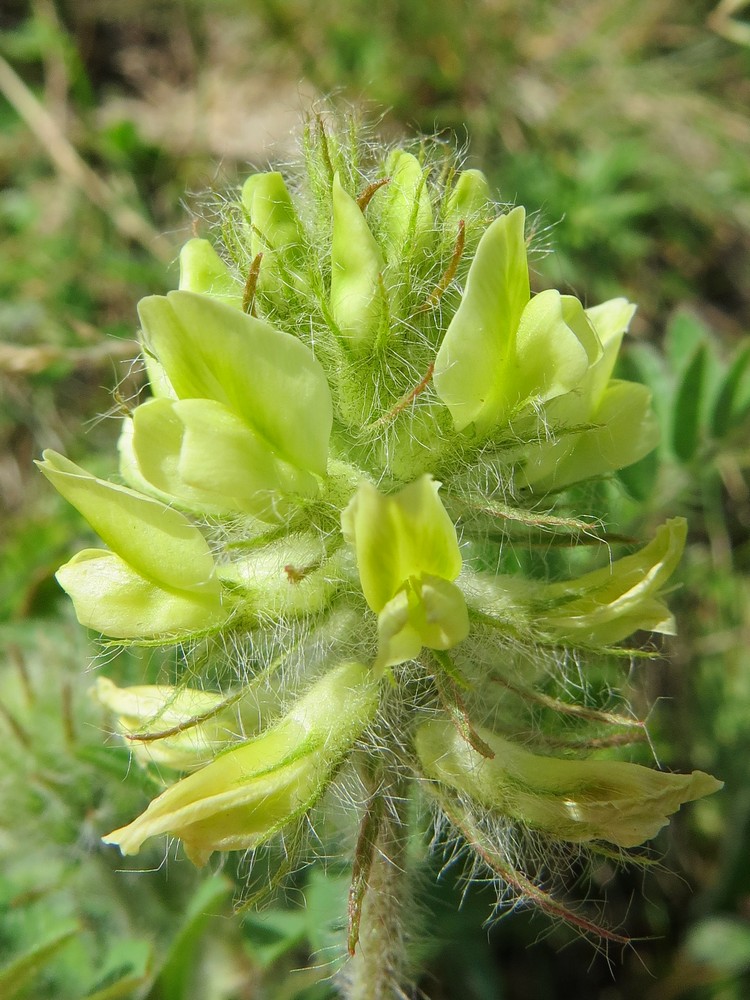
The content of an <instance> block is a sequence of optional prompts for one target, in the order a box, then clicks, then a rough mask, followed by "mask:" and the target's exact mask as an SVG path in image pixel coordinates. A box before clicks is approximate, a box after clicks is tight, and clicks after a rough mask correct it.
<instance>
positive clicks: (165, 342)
mask: <svg viewBox="0 0 750 1000" xmlns="http://www.w3.org/2000/svg"><path fill="white" fill-rule="evenodd" d="M138 311H139V314H140V317H141V323H142V325H143V329H144V333H145V336H146V343H147V347H148V348H149V349H150V350H151V352H152V353H153V354H155V355H156V356H157V357H158V358H159V360H160V362H161V363H162V364H163V366H164V369H165V371H166V373H167V376H168V377H169V381H170V383H171V384H172V386H173V387H174V390H175V392H176V394H177V396H178V397H179V398H180V399H190V398H201V399H213V400H216V402H218V403H222V404H223V405H224V406H225V407H226V408H227V409H228V410H230V411H231V412H232V413H234V414H235V415H236V416H238V417H240V418H241V419H242V420H244V421H245V423H246V424H248V426H249V427H250V428H251V429H252V431H253V432H254V433H255V434H256V435H257V436H258V437H259V438H260V439H261V440H263V441H264V442H265V443H266V444H267V446H268V447H269V448H270V449H272V450H273V451H274V452H275V453H276V455H278V457H279V458H281V459H283V460H284V461H286V462H289V463H290V464H291V465H293V466H296V467H297V468H299V469H303V470H305V471H308V472H313V473H315V474H317V475H321V476H322V475H324V474H325V470H326V462H327V456H328V442H329V438H330V433H331V424H332V421H333V406H332V402H331V392H330V389H329V388H328V382H327V380H326V376H325V372H324V371H323V368H322V367H321V365H320V363H319V362H318V361H317V360H316V359H315V357H314V356H313V354H312V351H311V350H310V349H309V347H307V346H306V345H305V344H303V343H302V342H301V341H300V340H298V339H297V338H296V337H293V336H291V334H288V333H282V332H281V331H279V330H276V329H274V327H272V326H271V325H270V324H269V323H266V322H264V321H263V320H260V319H256V318H255V317H254V316H248V315H246V314H244V313H242V312H240V311H239V310H237V309H232V308H231V307H230V306H227V305H224V304H223V303H220V302H216V301H214V300H212V299H209V298H207V297H206V296H203V295H195V294H193V293H192V292H170V293H169V294H168V295H167V296H161V295H153V296H150V297H149V298H146V299H142V300H141V302H140V303H139V306H138Z"/></svg>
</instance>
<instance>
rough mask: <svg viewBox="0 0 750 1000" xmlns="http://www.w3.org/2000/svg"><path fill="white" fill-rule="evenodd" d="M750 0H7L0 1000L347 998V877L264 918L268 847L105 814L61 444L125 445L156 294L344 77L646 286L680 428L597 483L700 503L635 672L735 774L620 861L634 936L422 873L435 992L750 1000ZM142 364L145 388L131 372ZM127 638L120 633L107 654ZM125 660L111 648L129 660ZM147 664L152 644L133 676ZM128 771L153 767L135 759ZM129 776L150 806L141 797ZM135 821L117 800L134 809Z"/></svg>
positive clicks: (424, 962) (558, 240) (603, 886)
mask: <svg viewBox="0 0 750 1000" xmlns="http://www.w3.org/2000/svg"><path fill="white" fill-rule="evenodd" d="M749 71H750V5H748V3H747V2H746V0H721V2H717V0H692V2H691V3H684V2H681V0H567V2H563V0H526V2H524V3H518V2H515V0H474V2H471V0H434V2H431V3H419V2H415V0H381V2H380V3H379V4H377V5H374V4H373V3H372V2H370V0H368V2H364V0H325V2H324V0H245V2H242V0H213V2H210V0H85V2H83V0H57V2H55V0H31V2H22V0H3V3H2V6H1V7H0V239H1V240H2V243H1V249H0V264H1V265H2V266H1V267H0V796H1V798H0V996H2V997H3V998H8V1000H9V998H11V997H14V998H15V997H18V998H20V1000H31V998H38V1000H47V998H49V1000H53V998H54V1000H78V998H83V997H89V998H96V1000H113V998H117V997H124V998H129V997H133V998H141V1000H145V998H149V1000H187V998H188V997H190V998H199V1000H250V998H266V997H267V998H269V1000H285V998H289V1000H293V998H299V1000H325V998H328V997H331V996H333V992H332V987H331V986H330V983H329V982H328V976H329V975H330V973H331V969H332V967H333V965H332V963H333V962H334V957H332V956H335V948H336V946H335V944H334V942H335V941H336V940H337V938H336V934H337V930H338V928H337V920H338V919H339V915H340V913H341V912H342V903H343V899H344V897H345V894H346V889H347V885H348V879H347V873H346V872H345V871H344V870H343V869H342V870H341V871H338V872H337V871H336V869H335V866H331V867H329V870H328V873H327V876H326V877H323V874H322V873H321V872H318V871H317V870H315V869H313V870H312V871H311V872H308V873H305V874H304V875H301V876H300V879H301V881H300V885H299V888H304V891H305V898H306V901H307V902H306V907H305V908H300V907H298V906H297V905H295V904H297V903H298V902H299V895H298V894H295V893H291V894H290V897H289V900H288V901H287V903H284V901H275V902H274V903H273V904H272V905H271V906H270V907H269V908H267V909H266V910H265V911H264V912H263V913H261V914H260V915H259V916H255V915H253V916H251V917H249V918H248V919H247V920H246V921H245V922H244V923H242V924H240V923H239V922H237V921H233V920H231V919H229V914H230V913H231V902H232V893H233V885H234V882H233V875H234V872H230V871H229V870H226V871H224V872H217V873H210V875H209V877H206V876H205V875H202V876H200V875H198V874H196V873H195V872H192V871H187V867H188V866H186V865H184V864H176V863H174V862H173V861H172V860H171V859H170V862H169V864H166V863H165V859H164V858H163V857H159V856H158V855H156V856H155V857H154V858H153V859H152V860H153V865H150V864H147V865H144V867H149V868H153V870H150V871H149V872H145V873H143V874H142V875H132V874H131V875H128V876H123V875H118V874H117V871H116V869H117V859H116V858H113V857H112V855H113V853H114V852H112V851H110V850H105V849H103V848H102V847H101V846H100V845H99V843H98V837H99V835H100V834H101V832H102V831H103V830H105V829H110V828H111V826H112V825H113V824H112V823H111V818H112V817H113V816H118V817H125V816H126V815H133V814H135V812H136V811H137V810H138V808H139V806H140V803H141V802H142V796H141V785H140V784H139V776H138V774H137V773H133V772H132V771H129V768H128V758H127V753H126V752H125V751H124V750H122V749H120V748H117V747H115V746H114V745H108V746H106V745H105V743H104V741H103V739H102V735H101V730H102V728H104V727H105V726H106V723H105V722H104V720H103V719H102V718H101V716H100V714H99V712H98V710H97V709H96V708H95V707H94V705H93V703H92V702H91V700H90V699H89V698H88V696H87V693H86V692H87V689H88V687H90V685H91V681H92V676H93V674H92V667H91V656H92V655H93V653H94V652H95V650H94V649H93V647H92V646H91V645H89V644H88V640H87V638H86V636H85V635H83V634H82V631H83V630H81V629H80V628H79V627H78V626H77V625H76V624H75V622H74V619H73V616H72V613H71V609H70V608H69V607H68V604H67V602H66V601H65V600H64V599H63V598H62V595H61V594H60V592H59V590H58V589H57V585H56V584H55V582H54V578H53V573H54V570H55V569H56V568H57V566H58V565H59V564H60V563H61V562H62V561H64V560H65V559H67V558H68V557H69V555H70V553H71V552H72V551H73V550H75V549H77V548H80V546H81V543H82V542H83V541H85V529H84V527H83V526H82V522H81V521H80V519H79V518H78V517H77V515H76V514H75V512H74V511H73V510H72V508H67V507H66V506H65V505H64V504H63V502H62V501H60V500H59V498H58V497H57V495H56V494H54V493H53V491H52V490H50V489H49V488H48V487H47V486H46V484H45V483H44V481H43V480H42V477H41V476H39V475H38V474H37V473H36V472H35V470H34V467H33V465H32V460H33V458H34V457H37V456H38V455H39V453H40V452H41V450H42V449H43V448H44V447H54V448H57V449H59V450H61V451H64V452H65V453H66V454H68V455H69V456H70V457H71V458H73V459H74V460H76V461H82V462H84V463H85V464H86V466H87V468H89V469H91V470H92V471H95V472H97V473H99V474H102V475H106V474H110V473H111V472H113V471H114V467H115V463H116V453H115V442H116V438H117V434H118V430H119V422H118V419H117V418H118V416H119V413H120V412H121V408H122V407H123V406H125V405H126V404H127V401H128V400H129V399H131V398H133V397H134V396H135V394H137V393H138V391H139V389H140V387H141V384H142V380H141V375H140V374H139V370H138V368H137V366H135V365H134V364H133V360H134V358H135V356H136V348H135V345H134V342H133V338H134V335H135V304H136V302H137V300H138V299H139V298H141V297H142V296H143V295H145V294H149V293H154V292H156V293H159V292H164V291H166V290H167V289H168V288H170V287H174V286H175V285H176V281H177V269H176V266H175V261H176V254H177V251H178V249H179V246H180V244H181V242H182V241H183V240H184V239H185V238H186V237H187V236H189V235H190V234H191V233H193V232H197V233H198V234H202V233H204V232H207V227H208V225H209V224H210V221H211V213H212V208H211V206H212V205H214V206H215V205H216V203H217V199H219V198H221V196H222V192H224V191H226V190H227V189H228V188H230V187H231V186H232V185H234V184H236V183H237V182H238V181H239V180H241V179H242V178H243V177H244V176H245V175H246V174H247V172H248V171H249V170H250V169H251V168H253V167H256V168H257V167H263V166H264V165H265V164H266V163H267V162H268V161H269V160H271V161H273V162H275V163H279V162H282V163H283V162H284V161H286V160H289V159H290V158H292V157H293V156H294V153H295V148H296V146H295V143H296V139H295V131H296V130H297V128H298V126H299V123H300V121H301V117H302V115H303V114H304V113H306V112H309V110H310V108H311V107H312V106H313V105H314V104H315V102H316V101H320V100H321V99H326V98H330V97H331V96H333V98H334V99H335V100H336V101H340V102H341V103H343V104H346V105H348V106H355V107H359V108H362V109H364V111H365V113H366V114H369V115H370V116H372V119H373V120H374V121H375V122H377V123H378V126H377V127H378V129H379V130H380V131H381V132H382V134H383V135H384V136H385V137H386V138H397V137H399V136H403V135H413V134H414V133H415V132H427V133H430V134H433V133H437V134H438V135H439V136H440V137H441V138H442V139H444V141H446V142H449V143H454V144H456V145H458V146H459V147H462V148H465V149H466V151H467V155H468V162H469V164H470V165H473V166H480V167H481V168H482V169H483V170H484V171H485V172H486V173H487V174H488V176H489V177H490V179H491V181H492V184H493V186H494V188H495V190H496V192H497V194H498V196H499V198H501V199H503V200H504V201H509V202H518V203H521V204H524V205H526V206H527V208H528V210H529V211H530V212H532V213H534V220H535V227H536V229H537V233H538V237H537V244H538V246H541V247H542V248H544V249H549V251H551V252H550V253H540V254H538V255H537V258H536V259H535V261H534V267H535V284H536V288H537V289H539V288H543V287H545V286H547V285H554V286H555V287H558V288H560V289H561V290H566V291H571V292H573V293H574V294H576V295H578V296H579V297H580V298H582V299H583V300H584V301H585V302H587V303H588V304H594V303H596V302H599V301H601V300H603V299H605V298H608V297H612V296H615V295H626V296H628V297H629V298H631V299H632V300H634V301H635V302H637V303H639V311H638V314H637V317H636V321H635V325H634V328H633V337H632V338H631V340H630V344H629V347H628V349H627V350H626V351H625V358H624V361H623V369H622V374H623V375H626V376H627V377H629V378H637V379H639V380H641V381H645V382H647V383H648V384H649V385H651V387H652V389H653V392H654V400H655V406H656V408H657V410H658V415H659V418H660V420H661V422H662V430H663V439H662V444H661V446H660V448H659V450H658V451H657V452H656V453H655V454H654V455H652V456H650V457H649V458H647V459H645V460H644V461H643V462H641V463H639V464H638V465H637V466H635V467H633V468H631V469H629V470H625V472H624V473H622V474H621V475H620V477H618V481H617V482H616V483H614V484H613V483H605V484H601V486H600V487H599V488H598V494H597V495H596V496H595V497H592V498H591V499H592V502H595V503H596V504H597V505H598V506H597V508H592V509H598V510H599V511H601V512H603V514H604V516H605V519H609V521H610V523H611V524H613V525H616V527H617V530H624V529H627V530H630V531H632V532H634V533H635V534H636V535H639V536H640V534H643V535H645V534H647V533H648V531H649V530H650V529H651V528H653V526H654V525H655V524H656V523H658V522H659V521H661V520H663V519H664V518H665V517H667V516H671V515H674V514H685V515H686V516H687V517H688V518H689V522H690V540H689V546H688V551H687V553H686V557H685V559H684V562H683V566H682V571H681V577H680V586H679V588H678V589H676V590H675V592H674V593H673V595H672V598H671V600H672V604H673V605H674V607H675V610H676V612H677V616H678V622H679V628H680V634H679V637H678V638H677V639H676V640H674V641H673V642H670V643H668V644H667V646H666V647H665V654H666V656H665V659H664V660H663V661H657V662H648V663H647V664H646V666H645V667H639V668H638V669H637V671H635V672H634V678H633V679H634V690H635V692H636V693H635V695H634V698H635V701H636V707H637V709H638V711H640V712H643V713H644V714H648V717H649V727H650V731H651V735H652V738H653V742H654V746H655V748H656V750H657V754H658V756H659V758H660V759H661V760H662V761H663V762H664V763H665V764H667V765H668V766H669V767H671V768H674V769H679V770H689V769H690V768H693V767H699V768H702V769H704V770H707V771H710V772H712V773H714V774H716V775H717V776H719V777H720V778H722V779H723V780H724V781H725V782H726V788H725V791H724V792H723V793H721V794H720V795H717V796H714V797H712V798H710V799H708V800H706V801H705V802H700V803H697V804H695V805H693V806H691V807H689V808H688V809H686V810H685V811H684V814H682V815H680V816H679V817H678V818H677V819H676V821H675V822H674V823H673V824H672V826H671V829H670V833H669V835H668V836H664V837H663V838H661V839H659V840H658V841H657V844H656V853H655V857H656V858H657V859H658V863H655V864H654V865H653V866H652V867H650V868H649V869H647V870H646V872H645V873H644V872H643V871H637V872H628V871H625V872H621V871H616V870H613V869H610V868H609V867H608V866H607V865H603V866H602V868H601V870H595V871H593V872H591V873H589V875H588V879H589V891H590V892H591V894H592V895H593V896H594V897H595V898H596V899H600V900H602V901H605V900H606V910H605V912H606V913H607V915H608V917H609V919H610V920H611V921H612V922H613V923H615V924H618V923H621V924H622V925H624V926H625V927H626V929H627V931H628V933H630V934H632V935H633V936H634V937H635V938H638V939H639V940H638V941H636V942H635V944H634V947H632V948H626V949H623V950H622V951H620V950H617V949H612V948H610V950H609V953H608V954H607V953H606V952H605V951H596V950H595V949H594V948H592V946H591V944H590V943H586V942H581V941H576V940H575V938H574V937H573V936H572V935H571V933H570V932H569V931H568V930H567V929H564V928H558V927H554V926H552V927H550V926H549V924H548V923H547V922H546V921H545V920H543V919H541V918H535V917H533V916H530V915H529V914H528V913H525V912H518V913H514V914H511V915H509V916H508V917H507V918H506V919H503V920H501V921H500V922H499V923H497V924H495V925H494V926H493V927H492V928H491V929H489V930H488V929H487V928H483V926H482V924H483V922H484V921H485V920H486V918H487V917H488V915H489V912H490V905H491V903H490V900H491V894H490V893H489V892H487V893H485V892H483V891H482V890H481V889H476V890H472V891H471V892H469V893H468V894H467V895H466V896H465V898H464V900H463V906H462V907H461V909H459V905H460V903H461V898H462V887H461V886H460V885H458V886H457V885H455V884H453V882H452V880H451V878H450V875H446V876H444V877H443V878H441V880H440V881H439V882H438V883H437V885H433V884H432V880H431V875H432V874H434V873H429V872H426V873H425V878H424V884H423V885H420V886H418V887H417V889H416V890H415V891H416V892H417V894H418V896H419V897H420V901H421V906H422V909H423V912H424V930H425V937H424V941H423V942H422V943H420V944H419V945H418V946H415V949H416V951H415V960H417V961H418V962H419V963H420V965H421V967H422V968H424V970H425V971H424V975H423V977H422V979H421V980H420V985H421V987H422V989H423V990H424V991H425V993H426V994H427V995H429V996H430V997H432V998H433V1000H443V998H446V1000H450V998H454V997H458V996H460V997H461V998H462V1000H496V998H497V1000H501V998H509V1000H515V998H521V997H524V998H526V997H534V998H537V997H538V998H540V1000H545V998H569V997H573V996H575V997H576V998H578V1000H593V998H600V1000H620V998H625V1000H627V998H631V997H632V998H635V997H638V998H642V1000H673V998H674V1000H677V998H681V1000H704V998H705V1000H708V998H710V1000H743V998H746V997H748V996H750V763H749V762H750V541H749V537H750V535H749V533H750V479H749V477H748V471H749V469H750V435H749V434H748V432H749V431H750V338H749V337H748V334H750V114H749V111H750V72H749ZM113 393H114V395H113ZM107 655H109V654H107ZM99 662H101V655H100V657H99ZM129 670H130V671H131V672H132V676H133V679H134V680H135V679H136V678H138V677H139V674H140V670H141V665H140V664H139V662H138V658H137V655H136V654H134V653H130V654H127V656H126V657H125V662H124V664H121V676H122V675H123V673H124V674H127V672H128V671H129ZM126 776H127V780H126ZM113 789H114V792H116V796H115V797H116V801H115V802H113V794H114V792H113ZM107 824H109V825H107Z"/></svg>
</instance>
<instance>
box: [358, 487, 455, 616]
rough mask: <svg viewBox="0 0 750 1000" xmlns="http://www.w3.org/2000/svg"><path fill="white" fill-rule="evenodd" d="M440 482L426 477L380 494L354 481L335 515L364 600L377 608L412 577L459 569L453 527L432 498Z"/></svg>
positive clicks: (447, 574) (448, 575)
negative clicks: (352, 555)
mask: <svg viewBox="0 0 750 1000" xmlns="http://www.w3.org/2000/svg"><path fill="white" fill-rule="evenodd" d="M439 488H440V483H437V482H435V480H434V479H433V478H432V477H431V476H429V475H424V476H420V478H419V479H417V480H415V481H414V482H413V483H410V484H409V485H408V486H405V487H404V488H403V489H402V490H401V491H400V492H399V493H396V494H393V495H390V496H386V495H385V494H383V493H381V492H380V491H379V490H378V489H377V487H375V486H373V485H372V483H368V482H366V481H363V482H361V483H360V485H359V487H358V489H357V492H356V494H355V495H354V497H353V498H352V500H351V501H350V503H349V505H348V506H347V508H346V509H345V510H344V511H343V513H342V515H341V524H342V527H343V531H344V536H345V537H346V539H347V540H348V541H349V542H350V543H351V544H353V545H354V547H355V550H356V554H357V566H358V568H359V576H360V580H361V582H362V590H363V591H364V595H365V598H366V600H367V603H368V604H369V605H370V607H371V608H372V609H373V611H380V610H382V608H383V607H385V605H386V604H387V603H388V601H390V600H391V598H392V597H393V596H394V595H395V594H396V592H397V591H398V590H400V588H401V587H402V586H403V585H404V583H406V582H407V581H408V580H409V579H410V578H412V577H421V576H422V575H424V574H430V575H431V576H436V577H442V578H443V579H444V580H455V579H456V577H457V576H458V574H459V573H460V572H461V552H460V550H459V547H458V539H457V537H456V529H455V527H454V525H453V522H452V521H451V519H450V517H449V516H448V512H447V511H446V509H445V507H444V506H443V504H442V503H441V501H440V499H439V498H438V490H439Z"/></svg>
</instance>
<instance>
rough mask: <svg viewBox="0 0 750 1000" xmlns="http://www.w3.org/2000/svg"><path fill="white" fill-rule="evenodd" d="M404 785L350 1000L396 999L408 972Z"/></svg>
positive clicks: (385, 820) (380, 850)
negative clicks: (405, 918)
mask: <svg viewBox="0 0 750 1000" xmlns="http://www.w3.org/2000/svg"><path fill="white" fill-rule="evenodd" d="M404 791H405V787H404V783H403V782H402V781H400V780H399V781H398V782H397V783H394V784H393V786H392V787H391V789H389V790H388V793H387V799H388V801H387V804H386V806H385V808H384V810H383V813H382V817H381V820H380V826H379V831H378V837H377V840H376V842H375V852H374V856H373V861H372V867H371V868H370V873H369V877H368V880H367V893H366V895H365V898H364V902H363V904H362V916H361V921H360V927H359V942H358V944H357V950H356V953H355V955H354V957H353V958H352V960H351V962H350V963H349V966H348V967H347V970H346V983H345V986H344V990H343V995H344V997H345V1000H395V998H398V997H406V994H405V993H404V992H403V986H404V981H405V979H406V976H407V961H406V931H405V920H404V916H405V914H404V911H405V909H406V907H407V893H406V889H407V885H408V872H407V869H406V863H407V826H406V822H405V816H404V813H405V809H406V800H405V798H404Z"/></svg>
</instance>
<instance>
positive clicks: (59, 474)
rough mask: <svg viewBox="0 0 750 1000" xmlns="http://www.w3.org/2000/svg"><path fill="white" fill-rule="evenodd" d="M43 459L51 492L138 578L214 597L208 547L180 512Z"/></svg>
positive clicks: (48, 455)
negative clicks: (51, 486) (129, 566)
mask: <svg viewBox="0 0 750 1000" xmlns="http://www.w3.org/2000/svg"><path fill="white" fill-rule="evenodd" d="M43 459H44V460H43V461H42V462H38V463H37V464H38V465H39V468H40V469H41V471H42V472H43V473H44V475H45V476H46V477H47V479H49V481H50V482H51V483H52V485H53V486H54V487H55V489H56V490H57V491H58V492H59V493H61V494H62V495H63V496H64V497H65V499H66V500H67V501H68V503H71V504H72V505H73V506H74V507H75V508H76V509H77V510H78V511H79V512H80V513H81V514H83V516H84V517H85V518H86V520H87V521H88V522H89V524H90V525H91V527H92V528H93V529H94V531H95V532H96V533H97V534H98V535H99V536H100V537H101V538H102V539H103V540H104V542H106V544H107V545H108V546H109V547H110V548H111V549H112V550H113V551H114V552H115V553H117V555H119V556H120V557H121V558H123V559H125V560H126V561H127V562H128V563H129V564H130V565H131V566H132V567H133V569H134V570H135V571H136V572H137V573H138V574H141V575H142V576H144V577H145V578H146V579H147V580H151V581H152V582H154V583H156V584H159V585H161V586H164V587H168V588H172V589H175V590H178V591H194V592H196V593H200V594H205V595H209V594H211V595H214V596H216V595H217V594H218V582H217V580H216V578H215V576H214V559H213V556H212V555H211V551H210V549H209V547H208V543H207V542H206V540H205V538H204V537H203V535H202V534H201V533H200V531H199V530H198V528H196V527H195V525H193V524H191V523H190V521H188V519H187V518H186V517H185V516H184V515H183V514H180V513H179V512H178V511H176V510H172V509H171V508H169V507H165V506H164V504H162V503H159V502H158V501H157V500H152V499H150V498H149V497H144V496H142V495H141V494H140V493H136V492H135V491H134V490H130V489H127V487H125V486H117V485H116V484H115V483H108V482H106V481H105V480H103V479H97V478H96V477H95V476H92V475H91V474H90V473H88V472H86V470H85V469H82V468H80V466H78V465H75V463H73V462H71V461H69V460H68V459H67V458H64V457H63V456H62V455H58V454H57V452H54V451H45V452H44V455H43Z"/></svg>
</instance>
